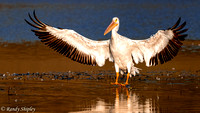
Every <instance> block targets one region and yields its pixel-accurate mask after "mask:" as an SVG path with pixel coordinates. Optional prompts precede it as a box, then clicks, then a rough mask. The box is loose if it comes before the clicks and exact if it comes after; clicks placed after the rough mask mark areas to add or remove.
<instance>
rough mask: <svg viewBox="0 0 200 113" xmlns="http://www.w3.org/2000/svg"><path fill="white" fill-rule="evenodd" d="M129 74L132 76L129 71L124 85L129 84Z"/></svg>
mask: <svg viewBox="0 0 200 113" xmlns="http://www.w3.org/2000/svg"><path fill="white" fill-rule="evenodd" d="M129 76H130V73H127V77H126V83H125V84H123V86H126V85H128V79H129Z"/></svg>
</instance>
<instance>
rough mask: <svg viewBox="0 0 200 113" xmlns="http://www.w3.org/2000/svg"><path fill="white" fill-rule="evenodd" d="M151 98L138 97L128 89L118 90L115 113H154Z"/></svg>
mask: <svg viewBox="0 0 200 113" xmlns="http://www.w3.org/2000/svg"><path fill="white" fill-rule="evenodd" d="M152 103H153V102H152V99H151V98H144V97H143V96H141V95H137V94H136V93H134V92H133V91H129V89H128V88H124V87H123V88H116V98H115V108H114V109H113V110H114V111H113V112H115V113H151V112H154V111H153V110H154V108H153V104H152Z"/></svg>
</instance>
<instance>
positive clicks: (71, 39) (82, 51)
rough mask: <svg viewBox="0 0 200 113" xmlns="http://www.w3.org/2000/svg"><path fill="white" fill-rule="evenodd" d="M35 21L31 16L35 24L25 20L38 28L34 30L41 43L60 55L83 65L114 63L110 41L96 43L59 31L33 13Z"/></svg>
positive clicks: (65, 31)
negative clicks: (107, 61) (107, 60)
mask: <svg viewBox="0 0 200 113" xmlns="http://www.w3.org/2000/svg"><path fill="white" fill-rule="evenodd" d="M33 15H34V18H35V20H34V19H33V18H32V17H31V16H30V14H29V18H30V19H31V20H32V21H33V22H34V23H35V24H32V23H30V22H29V21H27V20H26V19H25V21H26V22H27V23H28V24H29V25H31V26H33V27H35V28H37V29H38V30H32V31H33V32H34V33H35V35H36V36H38V38H39V39H41V42H43V43H44V44H45V45H48V46H49V47H50V48H52V49H54V50H56V51H57V52H59V53H60V54H62V55H64V56H66V57H68V58H70V59H72V60H74V61H77V62H79V63H82V64H88V65H96V64H98V65H99V66H103V65H104V64H105V60H106V59H109V60H110V61H112V56H111V54H110V50H109V43H110V40H105V41H94V40H90V39H88V38H85V37H84V36H82V35H80V34H78V33H77V32H75V31H73V30H69V29H59V28H55V27H51V26H49V25H47V24H44V23H43V22H41V21H40V20H39V19H38V18H37V17H36V15H35V11H34V12H33Z"/></svg>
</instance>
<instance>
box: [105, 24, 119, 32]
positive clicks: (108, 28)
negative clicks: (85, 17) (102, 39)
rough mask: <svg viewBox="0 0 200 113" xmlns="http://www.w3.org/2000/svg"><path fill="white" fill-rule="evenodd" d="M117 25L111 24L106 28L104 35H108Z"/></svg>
mask: <svg viewBox="0 0 200 113" xmlns="http://www.w3.org/2000/svg"><path fill="white" fill-rule="evenodd" d="M117 25H118V24H117V23H115V22H113V21H112V22H111V23H110V25H109V26H108V27H107V29H106V30H105V32H104V35H106V34H108V33H109V32H110V31H111V30H112V29H114V28H115V27H116V26H117Z"/></svg>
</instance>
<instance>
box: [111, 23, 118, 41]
mask: <svg viewBox="0 0 200 113" xmlns="http://www.w3.org/2000/svg"><path fill="white" fill-rule="evenodd" d="M118 30H119V25H118V26H116V27H115V28H114V29H113V30H112V37H113V38H114V37H116V35H118V33H117V31H118Z"/></svg>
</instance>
